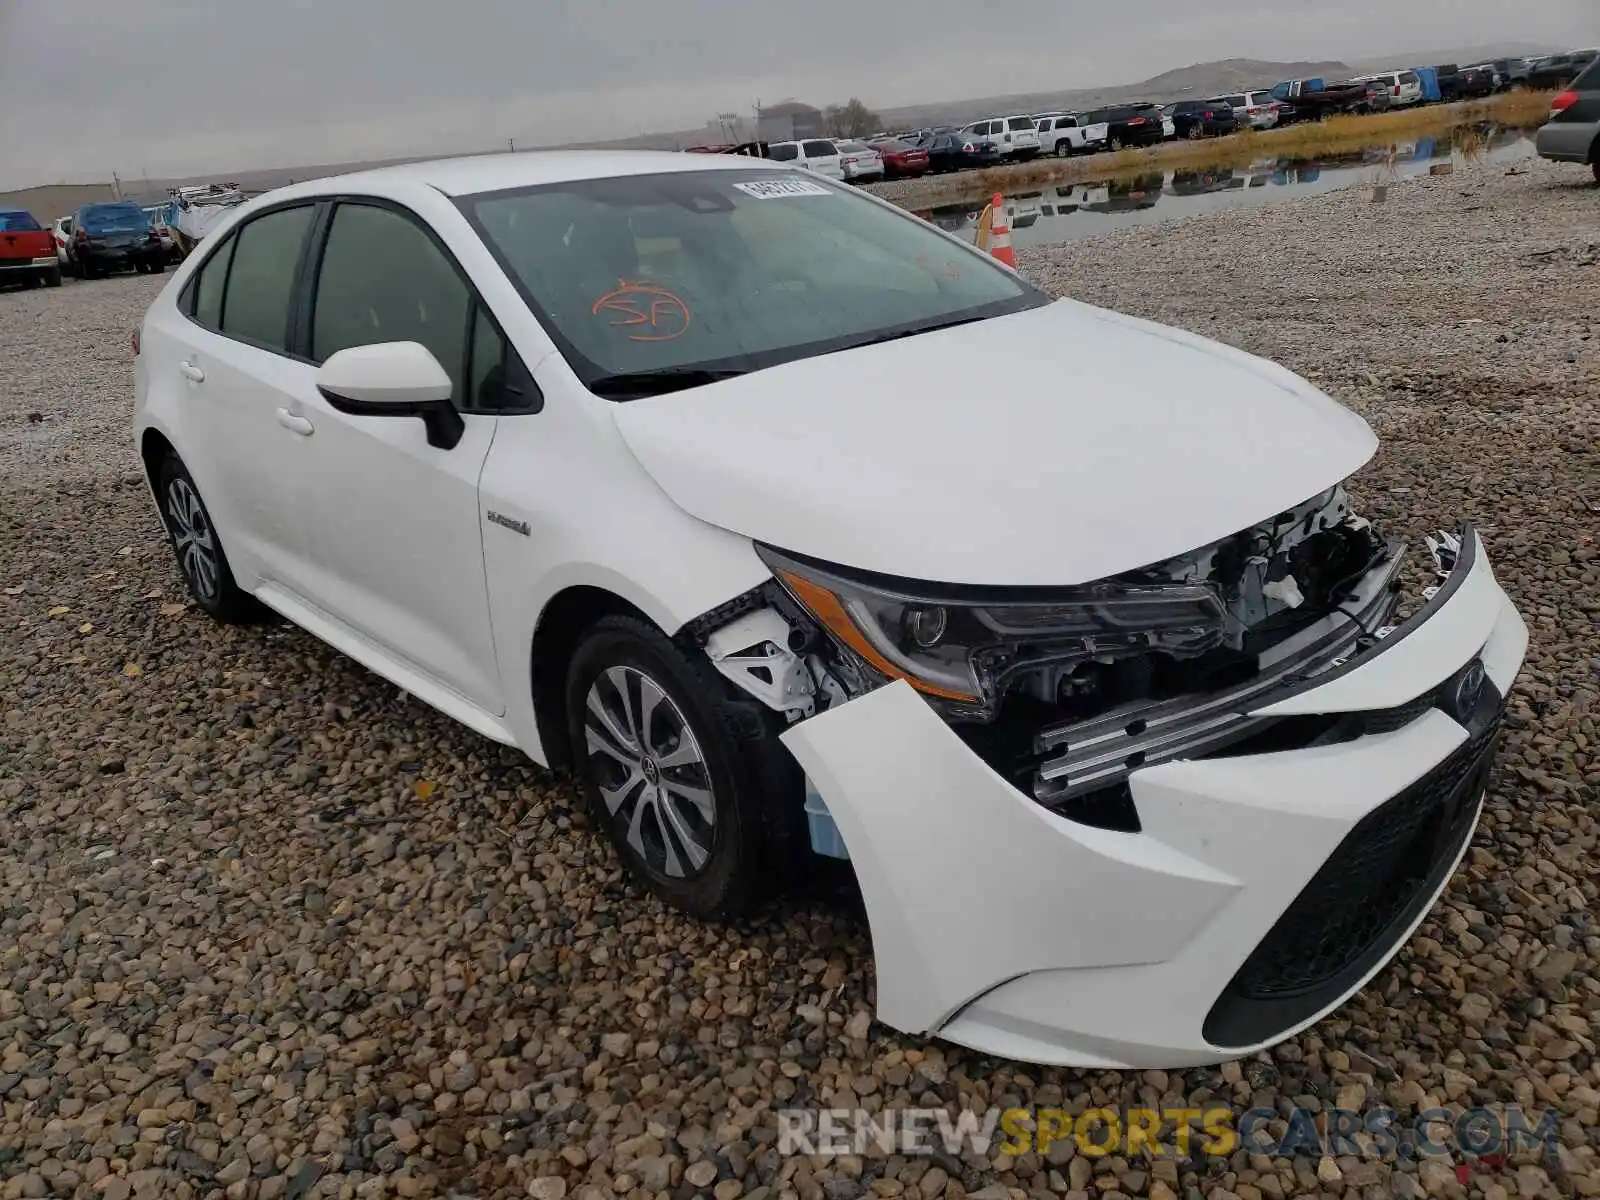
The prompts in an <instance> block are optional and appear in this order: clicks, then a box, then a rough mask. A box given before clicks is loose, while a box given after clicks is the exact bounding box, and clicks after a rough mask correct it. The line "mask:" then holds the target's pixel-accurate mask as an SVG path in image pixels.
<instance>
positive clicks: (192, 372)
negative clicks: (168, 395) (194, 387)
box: [178, 362, 206, 383]
mask: <svg viewBox="0 0 1600 1200" xmlns="http://www.w3.org/2000/svg"><path fill="white" fill-rule="evenodd" d="M178 370H179V371H181V372H182V373H183V377H184V378H185V379H187V380H188V381H189V382H190V383H204V382H205V381H206V373H205V372H204V371H202V370H201V369H200V368H199V367H198V366H196V365H195V364H194V363H192V362H180V363H179V364H178Z"/></svg>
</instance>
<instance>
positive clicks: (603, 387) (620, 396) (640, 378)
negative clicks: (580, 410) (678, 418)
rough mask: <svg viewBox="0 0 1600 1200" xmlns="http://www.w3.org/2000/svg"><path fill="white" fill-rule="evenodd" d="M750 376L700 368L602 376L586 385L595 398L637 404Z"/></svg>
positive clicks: (743, 372) (734, 370) (739, 371)
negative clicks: (634, 402)
mask: <svg viewBox="0 0 1600 1200" xmlns="http://www.w3.org/2000/svg"><path fill="white" fill-rule="evenodd" d="M747 374H749V372H748V371H746V370H745V369H744V368H742V367H737V368H730V369H726V370H720V371H712V370H707V369H705V368H703V367H664V368H662V369H661V370H658V371H624V372H622V373H621V374H617V375H602V376H600V378H599V379H596V380H594V381H593V382H592V383H590V384H589V390H590V391H591V392H593V393H594V394H595V395H596V396H604V397H606V398H607V399H611V400H636V399H639V398H640V397H643V396H664V395H666V394H667V393H668V392H681V391H683V390H685V389H686V388H696V387H704V386H705V385H706V384H708V383H716V382H718V381H719V380H723V379H733V378H735V377H737V376H739V375H747Z"/></svg>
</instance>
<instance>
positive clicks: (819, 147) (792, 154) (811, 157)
mask: <svg viewBox="0 0 1600 1200" xmlns="http://www.w3.org/2000/svg"><path fill="white" fill-rule="evenodd" d="M767 157H768V158H770V159H772V161H773V162H786V163H793V164H794V165H795V166H797V167H804V168H805V169H806V170H808V171H815V172H816V173H817V174H818V175H826V176H827V177H828V178H829V179H843V178H844V156H843V155H842V154H840V153H839V147H838V146H837V145H835V144H834V142H833V140H832V139H831V138H806V139H804V140H803V141H798V142H773V143H772V144H771V145H770V146H768V147H767Z"/></svg>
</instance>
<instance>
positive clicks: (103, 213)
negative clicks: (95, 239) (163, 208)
mask: <svg viewBox="0 0 1600 1200" xmlns="http://www.w3.org/2000/svg"><path fill="white" fill-rule="evenodd" d="M79 224H81V225H82V226H83V229H84V232H85V233H130V232H136V231H138V230H140V229H148V228H149V227H150V218H149V217H147V216H145V215H144V209H142V208H140V207H139V206H138V205H137V204H133V203H127V204H91V205H89V206H88V207H87V208H85V209H84V210H83V213H82V217H81V220H80V221H79Z"/></svg>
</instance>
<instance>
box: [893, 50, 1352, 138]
mask: <svg viewBox="0 0 1600 1200" xmlns="http://www.w3.org/2000/svg"><path fill="white" fill-rule="evenodd" d="M1350 73H1351V70H1350V68H1349V67H1348V66H1346V65H1345V64H1344V63H1341V62H1267V61H1263V60H1259V59H1251V58H1229V59H1224V60H1223V61H1221V62H1209V63H1195V64H1194V65H1192V66H1187V67H1179V68H1178V69H1177V70H1174V71H1164V72H1162V73H1161V74H1160V75H1156V76H1154V77H1152V78H1150V79H1145V80H1141V81H1140V82H1138V83H1127V84H1117V85H1114V86H1109V87H1097V88H1071V89H1063V90H1060V91H1051V92H1021V93H1014V94H1012V95H1008V96H983V97H979V98H977V99H974V100H948V101H942V102H937V103H932V104H911V105H905V106H902V107H900V108H888V109H879V110H878V113H879V115H880V116H881V117H882V118H883V121H884V124H885V125H888V126H893V127H898V128H916V127H919V126H923V125H957V124H963V123H965V122H967V121H973V120H977V119H978V118H980V117H985V116H1001V115H1009V114H1011V113H1037V112H1052V111H1055V110H1065V111H1068V112H1071V111H1075V110H1078V109H1084V108H1094V107H1097V106H1099V105H1102V104H1116V103H1120V102H1124V101H1129V100H1151V101H1156V102H1161V103H1164V102H1166V101H1169V100H1184V99H1191V98H1196V99H1205V98H1206V97H1208V96H1220V95H1222V94H1224V93H1226V92H1237V91H1239V90H1241V89H1243V88H1268V87H1271V86H1272V85H1273V84H1275V83H1277V82H1278V81H1279V80H1282V79H1309V78H1313V77H1315V76H1319V75H1320V76H1324V77H1327V78H1336V77H1340V76H1347V75H1349V74H1350Z"/></svg>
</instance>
